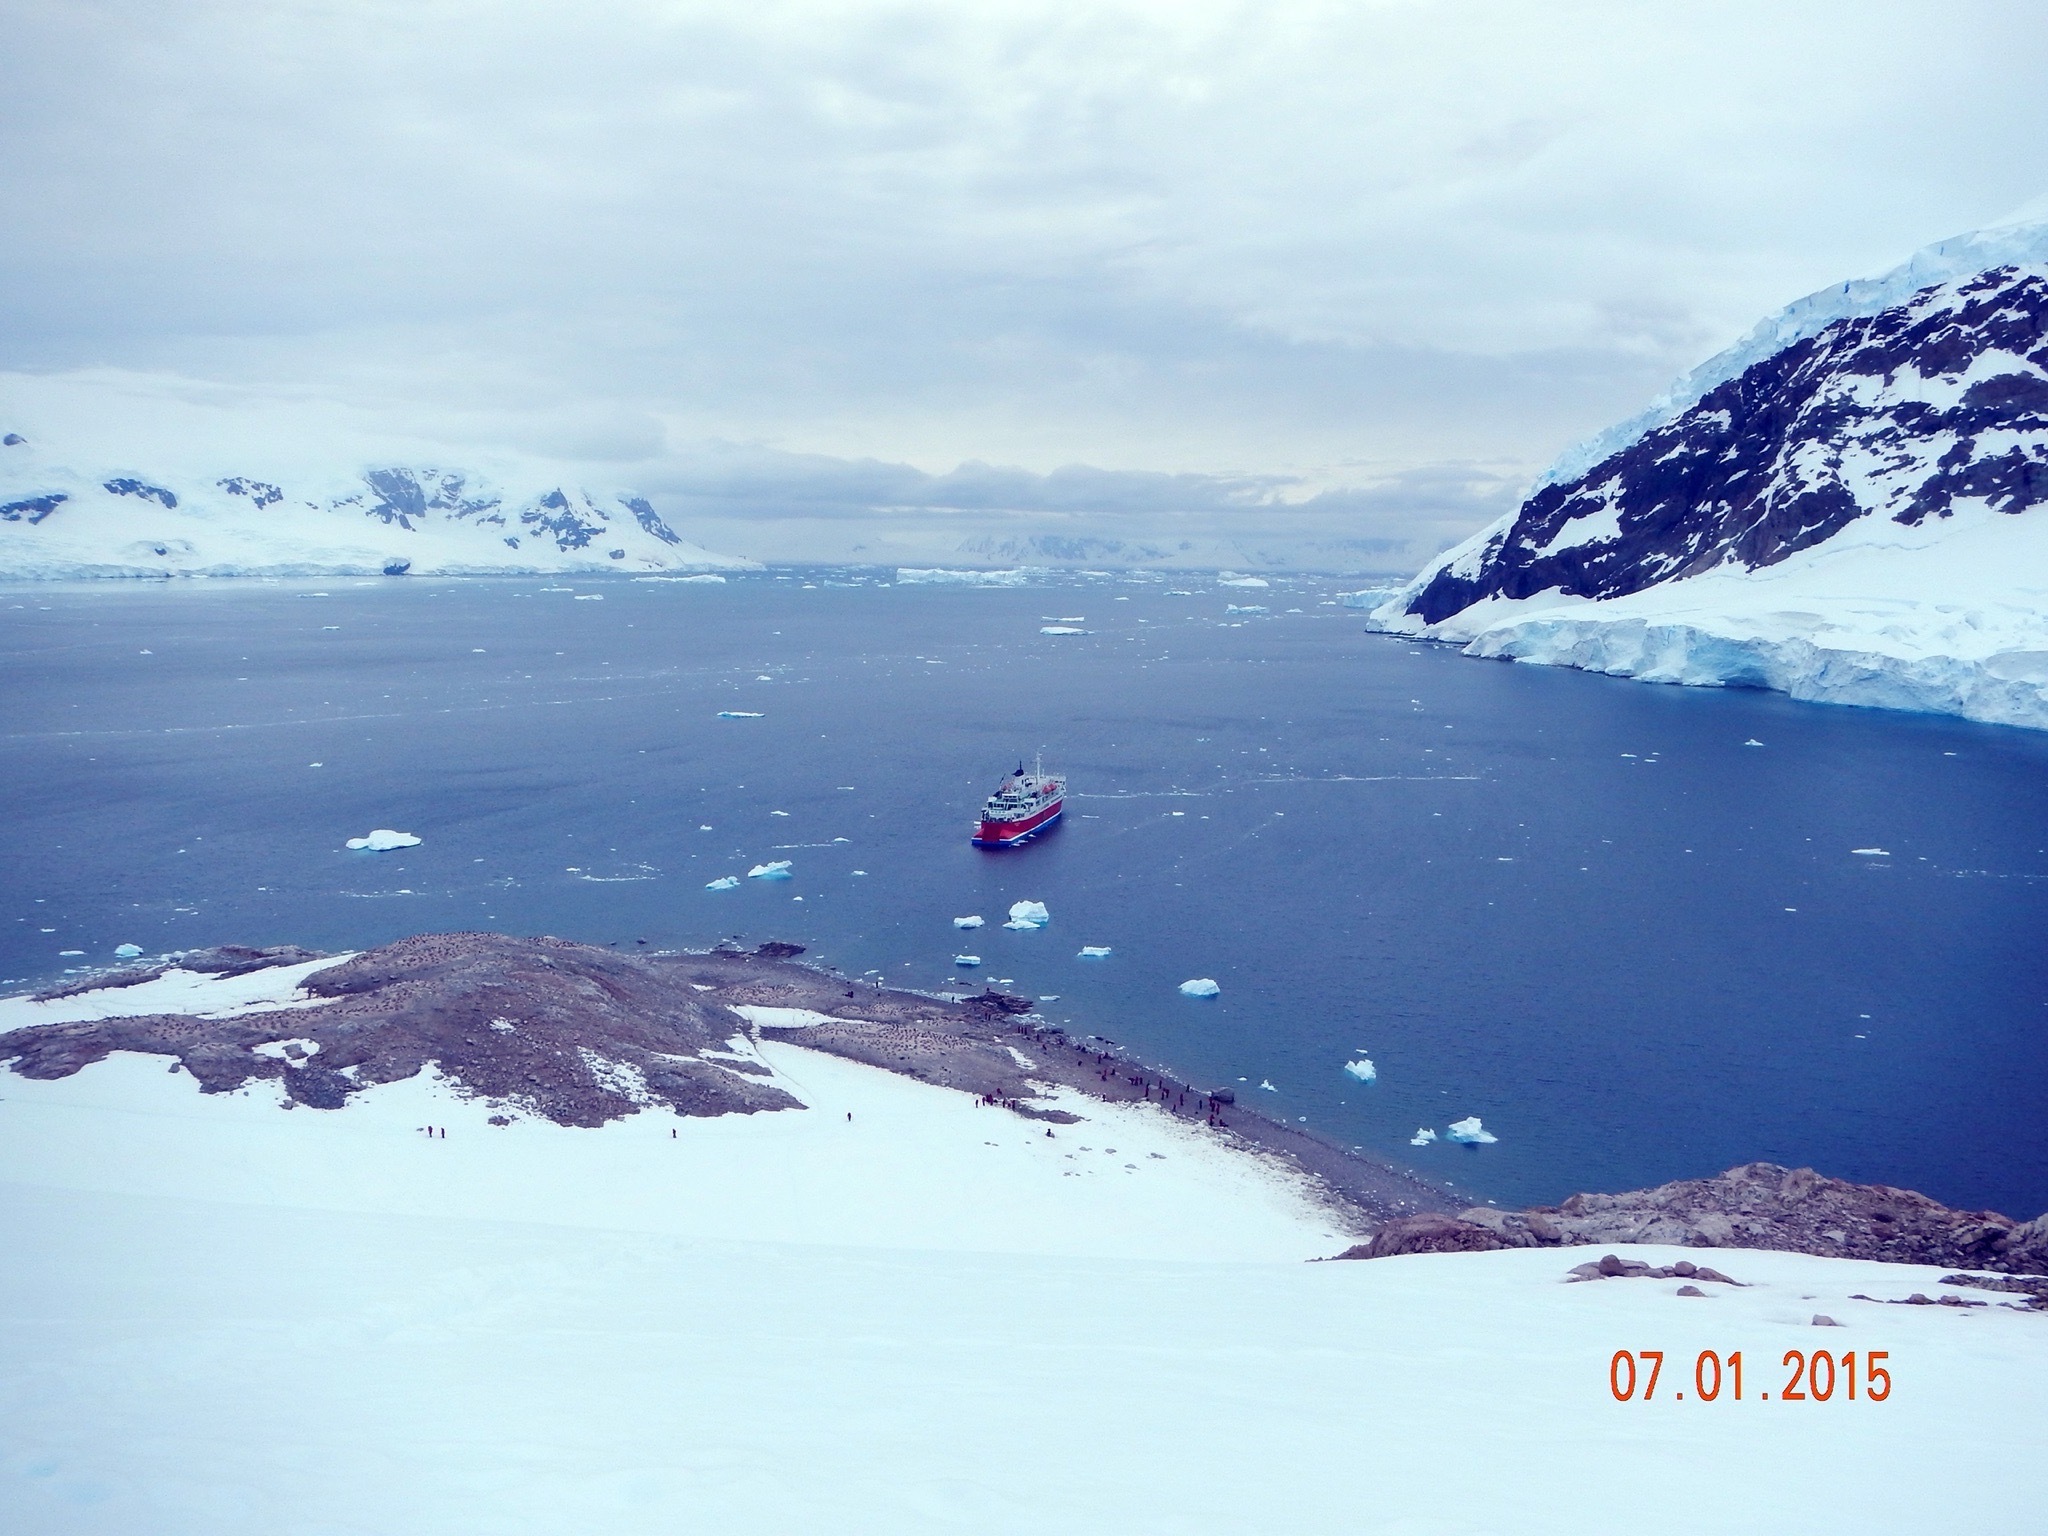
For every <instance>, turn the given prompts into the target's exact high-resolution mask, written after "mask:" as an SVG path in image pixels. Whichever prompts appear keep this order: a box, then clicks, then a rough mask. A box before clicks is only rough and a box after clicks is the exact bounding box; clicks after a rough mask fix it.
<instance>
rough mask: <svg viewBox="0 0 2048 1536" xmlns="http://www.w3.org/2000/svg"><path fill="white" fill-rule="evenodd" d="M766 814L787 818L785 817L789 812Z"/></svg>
mask: <svg viewBox="0 0 2048 1536" xmlns="http://www.w3.org/2000/svg"><path fill="white" fill-rule="evenodd" d="M768 814H769V815H770V816H787V815H788V814H789V812H787V811H770V812H769V813H768Z"/></svg>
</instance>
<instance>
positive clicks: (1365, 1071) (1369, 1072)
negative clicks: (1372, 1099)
mask: <svg viewBox="0 0 2048 1536" xmlns="http://www.w3.org/2000/svg"><path fill="white" fill-rule="evenodd" d="M1344 1070H1345V1071H1346V1072H1349V1073H1350V1074H1351V1075H1352V1076H1353V1077H1355V1078H1357V1079H1358V1080H1359V1081H1360V1082H1361V1083H1369V1082H1371V1081H1372V1080H1373V1079H1374V1078H1376V1077H1378V1076H1379V1075H1380V1074H1379V1070H1378V1069H1377V1068H1376V1067H1374V1066H1373V1064H1372V1062H1371V1061H1370V1060H1368V1059H1367V1058H1366V1057H1363V1056H1361V1057H1359V1058H1358V1060H1356V1061H1347V1062H1345V1063H1344Z"/></svg>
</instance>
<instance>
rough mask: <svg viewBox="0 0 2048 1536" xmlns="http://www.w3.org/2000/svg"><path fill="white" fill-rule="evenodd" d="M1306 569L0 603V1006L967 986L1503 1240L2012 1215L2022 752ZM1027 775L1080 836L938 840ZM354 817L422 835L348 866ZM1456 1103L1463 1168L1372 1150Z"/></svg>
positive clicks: (2041, 1054)
mask: <svg viewBox="0 0 2048 1536" xmlns="http://www.w3.org/2000/svg"><path fill="white" fill-rule="evenodd" d="M1341 585H1342V583H1335V582H1328V581H1320V580H1310V579H1298V580H1287V581H1275V583H1274V585H1273V586H1272V588H1271V589H1270V590H1267V591H1255V590H1247V589H1224V588H1220V587H1218V586H1217V585H1216V584H1215V582H1214V580H1213V579H1207V580H1190V579H1187V578H1184V577H1183V578H1174V579H1169V580H1159V581H1150V580H1145V581H1132V580H1124V579H1099V580H1098V579H1089V578H1084V577H1068V578H1054V579H1048V581H1047V583H1046V584H1045V585H1042V586H1036V587H1031V588H1025V589H998V590H975V589H962V588H957V587H893V586H889V585H886V584H883V583H881V582H878V581H873V580H866V581H855V579H854V578H853V577H851V576H848V575H846V574H843V573H841V574H836V575H835V574H834V573H818V572H810V573H796V574H793V575H782V576H778V575H762V576H749V577H736V578H734V579H733V580H731V581H730V582H728V583H727V584H725V585H722V586H719V585H707V584H678V583H668V582H634V581H628V580H609V581H592V580H585V581H577V582H567V581H544V580H499V581H447V580H427V579H417V578H405V579H393V580H383V581H376V582H359V581H352V580H335V581H329V582H325V583H304V584H289V585H286V584H273V583H230V582H214V583H207V582H181V583H177V584H166V585H149V586H133V585H116V584H104V585H94V586H64V587H56V586H48V587H45V586H30V587H10V588H6V589H0V775H4V778H0V782H4V783H5V785H6V807H7V809H6V822H5V838H4V844H0V860H4V863H0V871H4V875H0V974H4V976H5V977H7V978H9V979H10V980H11V982H12V983H13V984H14V985H13V986H12V987H10V990H18V989H19V988H20V987H21V986H23V985H28V984H41V983H46V982H48V981H50V980H52V979H53V978H56V977H58V976H60V975H61V974H62V973H63V972H64V971H65V970H66V969H67V968H77V967H80V966H86V965H99V964H105V963H108V962H110V961H111V959H112V951H113V949H114V946H116V945H117V944H121V943H124V942H132V943H135V944H139V945H141V946H143V948H144V949H145V950H148V951H150V952H152V953H154V952H157V951H160V950H165V949H171V948H180V947H187V946H194V945H204V944H216V943H223V942H240V943H279V942H287V941H289V942H296V943H300V944H306V945H312V946H317V947H321V948H325V949H336V950H338V949H344V948H357V947H361V946H365V945H370V944H375V943H378V942H381V941H384V940H388V939H392V938H395V937H398V936H400V935H403V934H408V933H414V932H420V931H425V930H435V929H456V928H493V929H502V930H506V931H510V932H515V933H539V932H546V933H554V934H559V935H562V936H565V937H571V938H578V939H585V940H592V941H596V942H600V943H610V942H617V943H619V944H621V945H622V946H626V947H636V941H638V940H641V939H645V940H646V941H648V944H649V946H684V945H687V946H700V947H701V946H706V945H709V944H711V943H713V942H715V941H717V940H720V939H724V938H729V937H735V936H736V937H740V938H743V939H745V940H748V941H759V940H762V939H767V938H784V939H793V940H796V941H798V942H801V943H804V944H807V945H809V946H811V948H812V953H813V954H814V955H815V956H817V957H820V958H822V959H823V960H824V961H826V962H827V963H830V964H833V965H837V966H839V967H842V968H843V969H845V970H846V971H848V972H851V973H860V972H865V971H876V972H880V973H881V974H882V975H884V976H886V977H887V978H888V980H889V981H891V982H894V983H900V984H907V985H914V986H918V987H923V988H933V989H938V988H945V987H949V986H951V985H954V984H956V982H957V981H958V978H959V976H960V975H961V974H963V973H960V972H958V971H957V970H956V967H955V966H954V965H953V956H954V955H955V954H956V953H960V952H972V953H978V954H980V955H981V956H982V957H983V958H984V960H985V962H986V963H985V964H984V966H983V967H982V968H981V970H980V971H979V972H975V973H968V974H971V982H972V983H979V982H980V981H982V980H1002V979H1005V978H1007V981H1006V985H1007V986H1008V988H1009V989H1010V990H1013V991H1019V992H1025V993H1029V994H1032V995H1034V996H1040V997H1051V998H1056V999H1057V1000H1056V1001H1052V1002H1048V1003H1047V1004H1046V1005H1045V1007H1044V1012H1045V1013H1046V1014H1047V1015H1048V1016H1050V1017H1052V1018H1055V1019H1058V1020H1061V1021H1071V1023H1070V1027H1071V1028H1072V1029H1073V1030H1074V1031H1075V1032H1077V1033H1083V1034H1085V1033H1100V1034H1103V1035H1106V1036H1108V1037H1110V1038H1112V1039H1115V1040H1117V1041H1119V1042H1121V1043H1123V1044H1124V1045H1125V1046H1126V1047H1127V1048H1129V1049H1130V1050H1131V1051H1133V1052H1135V1053H1136V1054H1138V1055H1141V1056H1143V1057H1145V1058H1147V1059H1150V1060H1153V1061H1157V1062H1159V1063H1162V1064H1165V1065H1167V1066H1169V1067H1171V1068H1173V1069H1175V1070H1177V1071H1179V1072H1181V1073H1184V1074H1187V1075H1189V1076H1191V1077H1192V1078H1193V1079H1194V1080H1196V1081H1198V1082H1205V1083H1216V1084H1230V1085H1233V1086H1236V1087H1238V1088H1239V1090H1240V1096H1241V1097H1242V1098H1244V1099H1245V1100H1246V1101H1247V1102H1251V1103H1255V1104H1256V1105H1257V1106H1258V1107H1260V1108H1261V1109H1263V1110H1265V1111H1266V1112H1268V1113H1270V1114H1274V1115H1284V1116H1287V1117H1289V1118H1297V1117H1299V1118H1301V1119H1305V1120H1306V1122H1307V1123H1308V1124H1309V1125H1311V1126H1313V1127H1316V1128H1319V1129H1321V1130H1322V1131H1324V1132H1325V1133H1327V1134H1328V1135H1330V1136H1331V1137H1333V1138H1335V1139H1337V1140H1340V1141H1342V1142H1344V1143H1347V1144H1351V1145H1357V1146H1360V1147H1363V1148H1365V1149H1367V1150H1369V1151H1371V1152H1373V1153H1376V1154H1379V1155H1382V1156H1384V1157H1387V1158H1391V1159H1394V1160H1397V1161H1403V1162H1412V1163H1413V1165H1414V1166H1416V1167H1418V1168H1420V1169H1422V1170H1423V1171H1425V1172H1427V1173H1429V1174H1431V1175H1434V1176H1437V1177H1440V1178H1446V1179H1449V1180H1452V1181H1454V1182H1456V1183H1457V1184H1458V1185H1459V1186H1460V1187H1462V1188H1464V1189H1467V1190H1469V1191H1471V1192H1472V1193H1473V1194H1474V1195H1475V1196H1484V1197H1491V1198H1495V1199H1498V1200H1500V1201H1502V1202H1503V1203H1506V1202H1516V1203H1522V1202H1532V1201H1547V1200H1555V1199H1558V1198H1561V1197H1562V1196H1563V1195H1565V1194H1567V1193H1569V1192H1571V1191H1573V1190H1577V1189H1624V1188H1632V1187H1636V1186H1640V1185H1645V1184H1651V1183H1656V1182H1658V1181H1660V1180H1664V1179H1669V1178H1675V1177H1682V1176H1690V1175H1699V1174H1707V1173H1712V1172H1715V1171H1717V1170H1719V1169H1722V1168H1724V1167H1727V1166H1729V1165H1731V1164H1734V1163H1739V1162H1745V1161H1749V1160H1752V1159H1757V1158H1766V1159H1770V1160H1772V1161H1776V1162H1782V1163H1790V1164H1811V1165H1813V1166H1815V1167H1817V1168H1820V1169H1822V1170H1824V1171H1826V1172H1828V1173H1832V1174H1836V1175H1840V1176H1843V1177H1847V1178H1852V1179H1858V1180H1876V1181H1883V1182H1889V1183H1896V1184H1902V1185H1907V1186H1911V1187H1913V1188H1917V1189H1921V1190H1924V1191H1925V1192H1927V1193H1928V1194H1930V1195H1933V1196H1935V1197H1936V1198H1938V1199H1941V1200H1943V1201H1946V1202H1949V1203H1952V1204H1960V1205H1968V1206H1989V1207H1994V1208H1998V1209H2002V1210H2005V1211H2007V1212H2009V1213H2011V1214H2014V1215H2018V1216H2031V1215H2033V1214H2035V1213H2037V1212H2039V1211H2041V1210H2043V1209H2044V1208H2048V1121H2044V1117H2043V1114H2042V1108H2043V1105H2044V1104H2048V958H2044V936H2048V852H2044V849H2048V795H2044V785H2048V735H2041V734H2036V733H2030V732H2024V731H2017V730H2008V729H2000V728H1994V727H1984V726H1975V725H1970V724H1966V723H1963V722H1959V721H1954V720H1948V719H1939V718H1932V717H1921V716H1912V715H1899V714H1890V713H1879V712H1875V711H1864V710H1852V709H1841V708H1831V707H1824V706H1815V705H1804V704H1797V703H1792V702H1790V701H1788V700H1786V699H1783V698H1780V697H1777V696H1774V695H1769V694H1762V693H1749V692H1719V691H1704V690H1691V689H1678V688H1662V687H1652V686H1646V685H1643V684H1638V683H1630V682H1623V681H1617V680H1611V679H1606V678H1600V677H1592V676H1587V675H1585V674H1581V673H1574V672H1566V671H1554V670H1549V669H1544V668H1536V667H1526V666H1512V665H1505V664H1500V663H1490V662H1480V661H1474V660H1469V659H1466V658H1464V657H1461V656H1459V655H1457V654H1455V653H1453V652H1450V651H1447V650H1442V649H1438V648H1433V647H1427V646H1417V645H1413V644H1409V643H1405V642H1402V641H1398V640H1394V639H1390V638H1387V637H1384V636H1376V635H1372V634H1369V633H1367V632H1366V631H1365V629H1364V628H1363V625H1362V623H1361V618H1360V615H1358V614H1357V613H1355V612H1352V611H1349V610H1346V609H1343V608H1340V607H1336V606H1331V605H1330V604H1329V600H1330V598H1331V596H1332V595H1333V593H1334V591H1335V590H1337V589H1338V588H1339V587H1340V586H1341ZM570 588H573V590H568V589H570ZM1183 594H1185V595H1183ZM1232 603H1235V604H1237V605H1239V606H1240V607H1242V606H1246V605H1252V604H1259V605H1264V606H1266V607H1267V608H1268V609H1270V612H1268V613H1265V614H1235V615H1233V614H1230V613H1228V612H1227V611H1226V610H1227V606H1228V605H1230V604H1232ZM1061 621H1068V622H1070V623H1072V624H1074V625H1075V626H1076V627H1080V628H1084V629H1086V630H1087V631H1089V632H1088V633H1086V634H1081V635H1066V636H1044V635H1041V634H1040V633H1039V630H1040V628H1041V626H1042V625H1044V624H1046V623H1058V622H1061ZM722 710H723V711H749V712H758V714H759V716H760V718H757V719H722V718H720V717H719V712H720V711H722ZM1750 741H1756V742H1760V743H1761V745H1757V746H1751V745H1746V744H1745V743H1748V742H1750ZM1041 749H1042V750H1043V752H1044V753H1045V759H1046V763H1047V765H1048V767H1057V768H1058V769H1060V770H1062V771H1064V772H1066V773H1067V774H1068V775H1070V777H1071V780H1072V785H1073V794H1072V797H1071V799H1070V800H1069V805H1068V816H1067V819H1066V822H1065V824H1064V825H1063V826H1062V827H1061V828H1060V829H1059V830H1058V831H1056V832H1055V833H1052V834H1050V835H1048V836H1046V837H1043V838H1042V839H1040V840H1039V841H1038V842H1036V843H1034V844H1032V845H1029V846H1027V847H1025V848H1022V849H1019V850H1014V851H1007V852H984V851H979V850H976V849H974V848H972V847H970V846H969V844H968V841H967V836H968V831H969V824H970V822H971V820H972V818H973V815H974V812H975V811H976V809H977V807H978V806H979V804H980V801H981V799H982V798H983V796H984V795H985V794H986V793H987V792H988V791H989V790H990V789H991V788H993V786H994V784H995V782H996V780H997V779H998V778H999V777H1000V775H1001V774H1002V773H1003V772H1004V771H1005V770H1006V769H1008V768H1011V767H1014V766H1015V764H1016V763H1017V761H1018V759H1019V758H1020V757H1024V756H1029V755H1031V754H1033V753H1036V752H1038V751H1040V750H1041ZM373 827H393V828H397V829H400V830H404V831H409V832H413V833H416V834H418V835H419V836H420V837H422V838H423V839H424V840H425V841H424V842H423V844H422V845H421V846H420V847H418V848H415V849H411V850H408V851H405V852H399V853H388V854H381V855H379V854H365V853H349V852H346V851H345V850H344V849H343V847H342V844H343V841H344V839H346V838H348V837H351V836H359V835H361V834H362V833H365V832H367V831H369V830H370V829H371V828H373ZM1856 849H1882V850H1885V851H1884V852H1883V853H1881V854H1873V853H1856V852H1853V851H1852V850H1856ZM776 859H788V860H790V861H792V864H793V870H794V876H795V878H794V879H792V880H790V881H787V882H766V881H761V880H744V879H743V880H742V883H741V887H740V889H737V890H732V891H726V892H714V891H707V890H706V889H705V885H706V882H707V881H710V880H712V879H714V878H716V877H718V876H722V875H727V874H735V875H742V876H744V875H745V873H746V871H747V869H748V868H749V867H750V866H752V865H754V864H756V863H764V862H767V861H770V860H776ZM1021 898H1031V899H1036V900H1040V901H1043V902H1045V903H1046V904H1047V905H1048V906H1049V907H1050V908H1051V911H1052V921H1051V924H1050V926H1049V927H1047V928H1046V929H1044V930H1043V931H1039V932H1032V933H1013V932H1008V931H1005V930H1003V929H1002V928H1001V926H1000V924H1001V922H1002V921H1003V919H1004V917H1005V915H1006V912H1007V908H1008V906H1009V904H1010V903H1011V902H1012V901H1014V900H1018V899H1021ZM969 913H978V914H981V915H983V916H984V917H986V918H987V919H988V920H989V921H988V926H987V927H985V928H983V929H981V930H980V931H979V932H976V933H960V932H957V931H956V930H955V929H954V928H953V926H952V924H951V919H952V918H953V917H955V916H959V915H965V914H969ZM1084 944H1089V945H1109V946H1112V947H1113V949H1114V954H1113V955H1112V956H1111V957H1110V958H1109V959H1107V960H1104V961H1100V962H1088V961H1082V960H1079V959H1077V958H1076V951H1077V950H1078V949H1079V948H1080V947H1081V946H1082V945H1084ZM71 950H75V951H81V952H82V953H81V954H78V955H66V954H65V953H64V951H71ZM1198 976H1207V977H1213V978H1215V979H1216V980H1217V981H1218V982H1219V983H1221V985H1222V989H1223V991H1222V996H1221V997H1220V998H1218V999H1216V1000H1213V1001H1208V1002H1198V1001H1193V1000H1190V999H1187V998H1184V997H1182V996H1181V995H1180V994H1179V992H1178V991H1177V988H1178V986H1179V984H1180V983H1181V982H1182V981H1184V980H1186V979H1189V978H1191V977H1198ZM1361 1054H1363V1055H1365V1056H1369V1057H1370V1058H1371V1060H1372V1061H1373V1062H1374V1063H1375V1064H1376V1066H1377V1070H1378V1080H1377V1081H1376V1082H1374V1083H1372V1084H1370V1085H1364V1084H1361V1083H1359V1082H1357V1081H1356V1080H1354V1079H1353V1078H1352V1077H1350V1076H1348V1075H1347V1074H1346V1073H1345V1071H1344V1070H1343V1069H1344V1064H1345V1062H1346V1061H1347V1060H1352V1059H1355V1058H1357V1057H1358V1056H1360V1055H1361ZM1262 1080H1264V1081H1270V1082H1271V1083H1272V1085H1273V1088H1274V1091H1272V1092H1265V1091H1261V1090H1260V1088H1259V1087H1258V1085H1259V1084H1260V1082H1261V1081H1262ZM0 1087H4V1084H0ZM1470 1115H1478V1116H1480V1117H1482V1118H1483V1120H1484V1122H1485V1125H1486V1128H1487V1129H1488V1130H1489V1131H1491V1132H1494V1133H1495V1134H1497V1135H1498V1137H1499V1141H1498V1142H1497V1143H1496V1144H1494V1145H1491V1146H1486V1147H1480V1148H1461V1147H1457V1146H1453V1145H1450V1144H1447V1143H1438V1144H1436V1145H1433V1146H1428V1147H1424V1148H1420V1149H1416V1148H1411V1147H1410V1146H1409V1137H1410V1136H1411V1135H1412V1134H1413V1133H1414V1132H1415V1131H1416V1130H1417V1128H1418V1127H1421V1126H1431V1127H1434V1128H1436V1129H1438V1130H1439V1131H1441V1130H1442V1128H1443V1127H1444V1126H1445V1125H1446V1124H1448V1123H1449V1122H1450V1121H1452V1120H1455V1119H1460V1118H1463V1117H1465V1116H1470Z"/></svg>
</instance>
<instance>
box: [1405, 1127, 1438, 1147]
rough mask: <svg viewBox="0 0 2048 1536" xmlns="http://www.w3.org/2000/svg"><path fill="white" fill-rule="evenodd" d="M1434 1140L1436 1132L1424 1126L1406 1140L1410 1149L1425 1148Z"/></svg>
mask: <svg viewBox="0 0 2048 1536" xmlns="http://www.w3.org/2000/svg"><path fill="white" fill-rule="evenodd" d="M1435 1140H1436V1132H1435V1131H1432V1130H1431V1129H1430V1128H1429V1127H1428V1126H1426V1125H1425V1126H1424V1127H1423V1128H1422V1129H1421V1130H1419V1131H1417V1132H1416V1133H1415V1134H1414V1135H1413V1136H1410V1137H1409V1138H1408V1145H1409V1146H1411V1147H1426V1146H1428V1145H1429V1144H1430V1143H1431V1142H1432V1141H1435Z"/></svg>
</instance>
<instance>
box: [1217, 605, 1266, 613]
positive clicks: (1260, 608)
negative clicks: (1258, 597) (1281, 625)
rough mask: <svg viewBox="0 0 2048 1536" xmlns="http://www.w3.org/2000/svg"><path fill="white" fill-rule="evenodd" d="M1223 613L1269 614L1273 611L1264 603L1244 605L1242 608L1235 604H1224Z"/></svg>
mask: <svg viewBox="0 0 2048 1536" xmlns="http://www.w3.org/2000/svg"><path fill="white" fill-rule="evenodd" d="M1223 611H1224V612H1225V613H1271V612H1272V611H1273V610H1272V609H1270V608H1268V607H1267V606H1266V605H1265V604H1264V603H1245V604H1243V605H1242V606H1240V605H1239V604H1237V603H1225V604H1224V605H1223Z"/></svg>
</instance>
